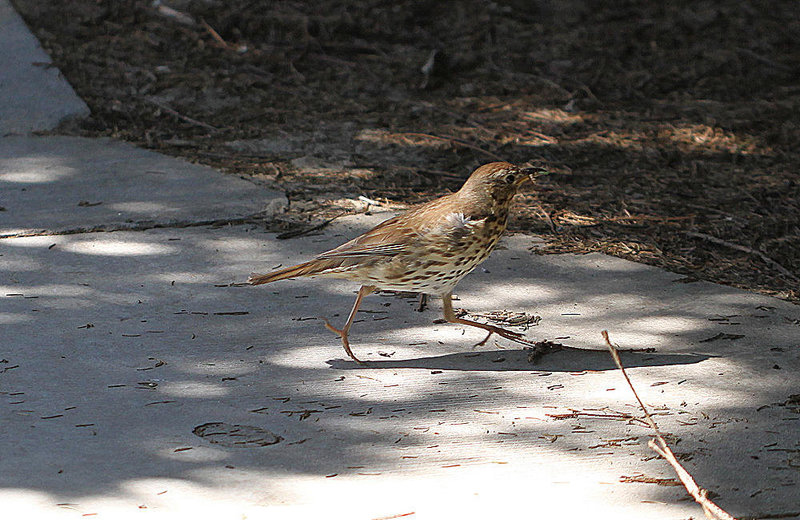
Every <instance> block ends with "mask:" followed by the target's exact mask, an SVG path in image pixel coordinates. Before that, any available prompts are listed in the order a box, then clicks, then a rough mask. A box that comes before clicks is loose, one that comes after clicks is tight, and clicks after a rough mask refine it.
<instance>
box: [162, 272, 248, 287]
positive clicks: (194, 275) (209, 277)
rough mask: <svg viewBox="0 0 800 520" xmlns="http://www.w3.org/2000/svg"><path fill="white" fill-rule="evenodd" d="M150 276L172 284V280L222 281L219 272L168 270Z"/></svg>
mask: <svg viewBox="0 0 800 520" xmlns="http://www.w3.org/2000/svg"><path fill="white" fill-rule="evenodd" d="M148 278H149V279H151V280H156V281H161V282H166V283H170V284H171V283H172V282H175V283H176V284H209V283H218V282H219V281H220V276H219V273H217V272H213V273H198V272H186V271H168V272H161V273H155V274H151V275H150V276H149V277H148ZM243 278H244V277H243Z"/></svg>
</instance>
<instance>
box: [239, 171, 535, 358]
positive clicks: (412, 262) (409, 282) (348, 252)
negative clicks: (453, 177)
mask: <svg viewBox="0 0 800 520" xmlns="http://www.w3.org/2000/svg"><path fill="white" fill-rule="evenodd" d="M544 173H547V171H546V170H545V169H543V168H538V167H535V168H520V167H518V166H515V165H513V164H510V163H507V162H495V163H490V164H485V165H483V166H481V167H480V168H478V169H477V170H475V171H474V172H473V173H472V175H470V177H469V179H467V181H466V182H465V183H464V186H463V187H462V188H461V189H460V190H459V191H457V192H456V193H452V194H450V195H445V196H444V197H441V198H439V199H436V200H432V201H430V202H427V203H425V204H422V205H420V206H417V207H416V208H414V209H411V210H409V211H408V212H406V213H403V214H401V215H398V216H396V217H394V218H390V219H389V220H386V221H384V222H382V223H381V224H378V225H377V226H375V227H374V228H372V229H371V230H369V231H367V232H366V233H364V234H363V235H361V236H358V237H356V238H354V239H353V240H351V241H349V242H347V243H345V244H343V245H341V246H339V247H337V248H336V249H331V250H330V251H326V252H324V253H322V254H320V255H318V256H317V257H316V258H314V259H313V260H310V261H308V262H305V263H302V264H299V265H295V266H293V267H287V268H285V269H281V270H280V271H275V272H273V273H269V274H253V275H251V276H250V278H249V280H248V282H249V283H251V284H253V285H258V284H264V283H269V282H274V281H276V280H283V279H286V278H293V277H296V276H325V277H330V278H344V279H347V280H353V281H356V282H359V283H361V284H362V285H361V289H359V291H358V296H356V301H355V304H354V305H353V309H352V310H351V311H350V315H349V316H348V318H347V322H346V323H345V325H344V327H342V328H341V329H337V328H335V327H333V326H332V325H331V324H330V323H329V322H328V321H327V320H325V326H326V327H327V328H328V329H330V330H331V331H333V332H335V333H336V334H338V335H339V336H340V337H341V338H342V344H343V345H344V349H345V351H346V352H347V354H348V355H349V356H350V357H351V358H352V359H353V360H354V361H355V362H357V363H362V362H361V361H360V360H359V359H358V358H357V357H356V356H355V355H354V354H353V351H352V350H351V349H350V342H349V341H348V337H347V334H348V332H349V330H350V325H352V324H353V318H355V315H356V312H357V311H358V307H359V305H360V304H361V300H362V299H363V298H364V296H367V295H368V294H370V293H372V292H374V291H376V290H378V289H383V290H389V291H410V292H419V293H423V294H431V295H435V296H440V297H441V298H442V306H443V310H444V317H445V319H446V320H447V321H448V322H451V323H460V324H462V325H470V326H472V327H478V328H481V329H484V330H486V331H488V332H489V334H488V335H487V336H486V338H485V339H484V340H483V341H482V342H480V343H479V345H482V344H484V343H485V342H486V341H487V340H488V339H489V337H490V336H491V335H492V334H493V333H496V334H498V335H500V336H502V337H504V338H507V339H511V340H520V338H521V337H522V335H521V334H519V333H517V332H513V331H510V330H506V329H503V328H500V327H496V326H494V325H488V324H485V323H479V322H475V321H470V320H466V319H463V318H459V317H457V316H456V314H455V313H454V312H453V304H452V293H453V288H454V287H455V286H456V284H457V283H458V282H459V281H460V280H461V279H462V278H464V276H466V275H467V274H468V273H469V272H471V271H472V270H473V269H475V267H477V265H478V264H480V263H481V262H483V261H484V260H485V259H486V257H488V256H489V253H491V251H492V250H493V249H494V247H495V246H496V245H497V242H498V241H499V240H500V236H501V235H502V234H503V232H504V231H505V229H506V223H507V222H508V212H509V208H510V206H511V199H512V198H513V197H514V194H516V192H517V189H518V188H519V187H520V186H521V185H522V184H523V183H524V182H525V181H526V180H528V179H530V180H534V179H535V178H536V177H537V176H539V175H542V174H544Z"/></svg>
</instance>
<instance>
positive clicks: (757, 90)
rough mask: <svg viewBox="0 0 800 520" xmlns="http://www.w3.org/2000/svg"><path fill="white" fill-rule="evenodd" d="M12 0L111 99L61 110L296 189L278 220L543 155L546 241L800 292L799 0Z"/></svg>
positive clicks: (528, 227) (421, 189) (536, 224)
mask: <svg viewBox="0 0 800 520" xmlns="http://www.w3.org/2000/svg"><path fill="white" fill-rule="evenodd" d="M13 2H14V4H15V6H16V7H17V9H18V10H19V11H20V13H21V14H22V15H23V17H24V18H25V20H26V21H27V23H28V24H29V25H30V26H31V28H32V29H33V31H34V33H35V34H36V35H37V36H38V37H39V39H40V40H41V42H42V44H43V45H44V47H45V48H46V50H47V51H48V52H49V53H50V54H51V56H52V57H53V60H54V61H55V63H56V65H57V66H58V67H59V68H60V69H61V71H62V72H63V73H64V75H65V76H66V77H67V79H68V80H69V81H70V83H71V84H72V85H73V86H74V87H75V89H76V91H77V92H78V94H79V95H80V96H81V97H82V98H83V99H85V100H86V102H87V103H88V104H89V106H90V108H91V110H92V116H91V118H89V119H88V120H86V121H83V122H80V123H76V124H74V125H72V126H65V127H64V128H62V129H60V130H59V131H60V132H62V133H63V132H70V133H76V134H79V135H86V136H111V137H115V138H118V139H124V140H126V141H130V142H133V143H136V144H137V145H140V146H144V147H147V148H151V149H154V150H157V151H159V152H162V153H167V154H171V155H176V156H181V157H185V158H188V159H189V160H192V161H196V162H201V163H205V164H209V165H211V166H214V167H217V168H220V169H222V170H223V171H226V172H229V173H230V174H235V175H241V176H247V177H251V178H252V179H253V180H254V181H255V182H258V183H262V184H265V185H267V186H269V187H271V188H274V189H278V190H283V191H284V192H286V194H287V195H288V197H289V199H290V201H291V204H290V208H289V210H288V211H287V213H286V214H283V215H277V216H273V217H271V218H270V220H269V221H268V222H265V223H266V224H267V225H269V226H271V228H273V229H280V230H284V231H290V232H292V231H293V230H296V229H302V227H303V226H305V227H307V226H313V225H315V224H319V223H320V222H322V221H324V220H325V219H327V218H330V217H332V216H335V215H338V214H341V213H343V212H357V211H364V209H365V207H366V203H365V202H364V198H366V199H371V200H377V201H380V202H381V203H382V204H384V205H386V206H389V207H403V206H405V205H408V204H413V203H416V202H420V201H424V200H428V199H430V198H432V197H435V196H439V195H442V194H444V193H446V192H448V191H450V190H455V189H457V188H458V187H459V186H460V184H461V183H462V182H463V180H464V179H465V178H466V177H467V176H468V174H469V173H470V172H471V171H472V169H473V168H475V167H476V166H477V165H479V164H481V163H485V162H489V161H492V160H497V159H499V158H502V159H504V160H509V161H512V162H518V163H525V162H528V161H534V160H542V159H543V160H547V161H549V162H550V164H551V165H552V167H553V170H554V172H555V173H554V174H553V175H550V176H548V177H546V178H544V179H543V180H542V181H541V182H540V185H539V188H538V189H537V190H536V191H535V192H534V191H530V192H529V193H524V194H521V195H520V196H519V204H518V211H517V213H516V217H515V220H514V222H513V224H512V227H513V229H515V230H522V231H527V232H531V233H535V234H538V235H540V236H541V237H542V238H543V240H544V244H543V246H542V247H541V248H539V249H537V251H538V252H540V253H542V254H547V253H561V252H576V253H583V252H588V251H602V252H604V253H608V254H612V255H616V256H620V257H624V258H628V259H631V260H635V261H638V262H644V263H648V264H653V265H658V266H662V267H665V268H667V269H670V270H672V271H674V272H676V273H681V274H683V275H685V277H683V278H681V277H676V278H681V280H682V281H685V282H691V281H694V280H698V279H703V280H711V281H715V282H719V283H724V284H730V285H734V286H737V287H743V288H747V289H751V290H758V291H762V292H766V293H769V294H774V295H776V296H778V297H780V298H784V299H788V300H792V301H795V302H797V301H800V289H799V287H800V280H798V277H799V276H800V254H798V253H799V252H800V173H798V171H799V170H798V166H799V165H800V147H798V143H800V82H798V80H799V79H800V9H798V6H797V2H796V1H795V0H776V1H769V2H767V1H757V0H754V1H744V0H729V1H710V0H700V1H692V2H689V1H677V2H660V1H651V2H645V1H622V2H592V1H588V0H587V1H579V0H565V1H559V2H556V1H539V2H523V1H515V0H508V1H497V2H488V1H478V0H466V1H462V2H440V1H430V0H420V1H415V2H412V1H403V0H399V1H393V2H387V1H380V0H371V1H366V0H365V1H353V2H335V1H331V0H318V1H313V2H312V1H305V2H304V1H247V0H226V1H222V0H172V1H169V0H163V1H162V2H161V3H160V4H159V3H157V2H156V3H154V2H152V1H151V0H124V1H123V0H119V1H113V2H111V1H99V0H60V1H58V2H41V1H39V0H13ZM359 197H361V198H359ZM620 283H624V281H622V280H621V281H620Z"/></svg>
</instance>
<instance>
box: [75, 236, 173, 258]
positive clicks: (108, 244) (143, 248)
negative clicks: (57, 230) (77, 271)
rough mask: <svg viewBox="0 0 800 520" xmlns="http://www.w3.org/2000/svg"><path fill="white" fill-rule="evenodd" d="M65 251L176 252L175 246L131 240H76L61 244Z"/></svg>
mask: <svg viewBox="0 0 800 520" xmlns="http://www.w3.org/2000/svg"><path fill="white" fill-rule="evenodd" d="M61 248H62V249H63V250H65V251H69V252H71V253H80V254H84V255H97V256H155V255H168V254H174V253H177V252H178V250H177V248H175V247H173V246H168V245H164V244H152V243H147V242H136V241H133V240H76V241H74V242H68V243H65V244H63V245H62V246H61Z"/></svg>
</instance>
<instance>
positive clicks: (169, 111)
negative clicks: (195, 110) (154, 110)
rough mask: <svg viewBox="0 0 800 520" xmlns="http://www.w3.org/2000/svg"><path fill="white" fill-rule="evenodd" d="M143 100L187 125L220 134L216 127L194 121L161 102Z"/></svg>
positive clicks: (148, 99) (151, 99)
mask: <svg viewBox="0 0 800 520" xmlns="http://www.w3.org/2000/svg"><path fill="white" fill-rule="evenodd" d="M143 99H144V100H145V101H147V102H148V103H150V104H153V105H155V106H157V107H158V108H160V109H161V110H163V111H164V112H166V113H167V114H169V115H171V116H173V117H177V118H178V119H181V120H183V121H186V122H187V123H190V124H193V125H195V126H200V127H202V128H205V129H206V130H210V131H212V132H219V128H217V127H215V126H211V125H209V124H208V123H204V122H202V121H198V120H197V119H192V118H191V117H189V116H185V115H183V114H181V113H180V112H178V111H176V110H174V109H172V108H170V107H168V106H167V105H165V104H164V103H161V102H160V101H156V100H155V99H153V98H149V97H146V98H143Z"/></svg>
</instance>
